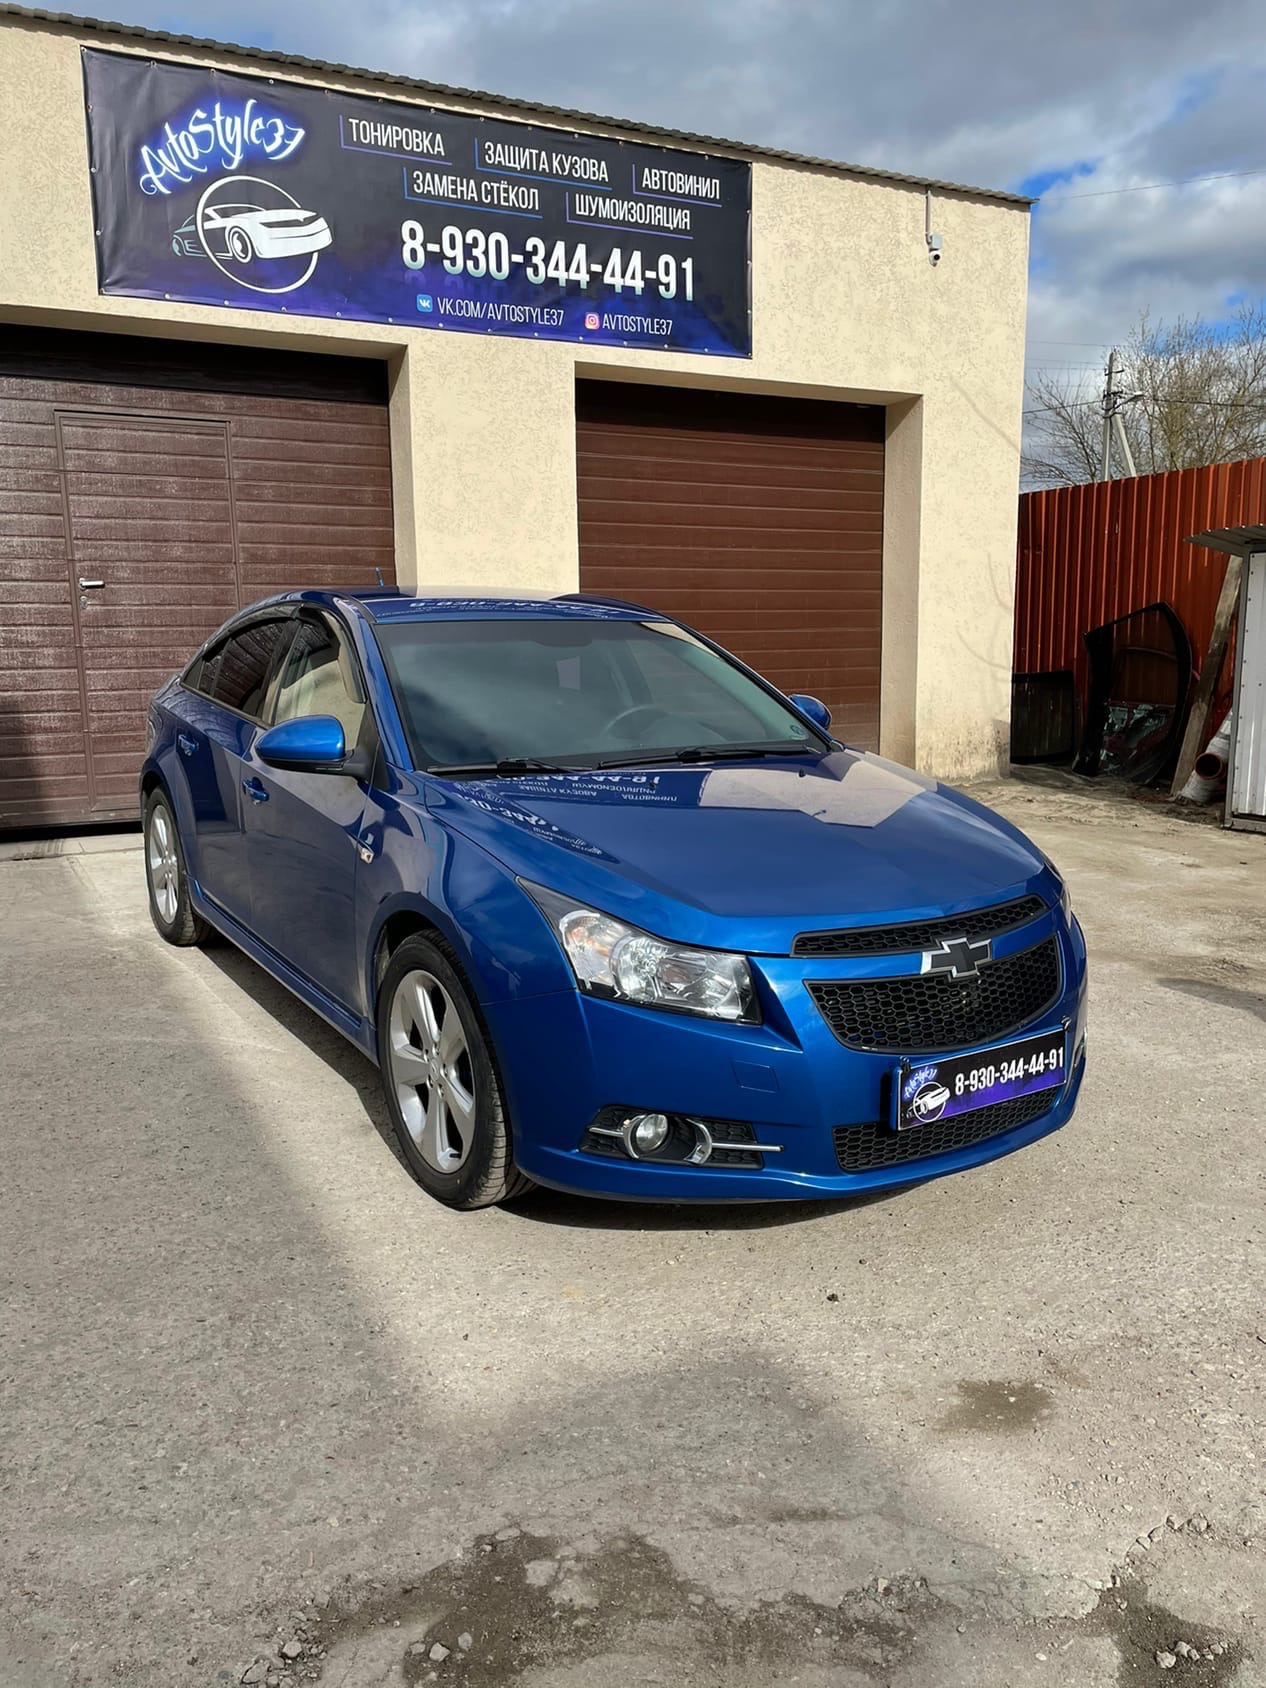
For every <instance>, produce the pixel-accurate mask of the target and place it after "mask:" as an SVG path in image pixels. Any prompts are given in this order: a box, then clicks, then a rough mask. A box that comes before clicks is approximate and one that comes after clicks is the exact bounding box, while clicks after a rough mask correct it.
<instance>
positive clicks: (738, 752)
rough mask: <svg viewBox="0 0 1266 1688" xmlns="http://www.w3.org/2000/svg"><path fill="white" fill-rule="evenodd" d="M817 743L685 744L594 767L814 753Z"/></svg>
mask: <svg viewBox="0 0 1266 1688" xmlns="http://www.w3.org/2000/svg"><path fill="white" fill-rule="evenodd" d="M821 754H822V747H821V746H820V745H813V744H805V743H803V742H802V741H801V740H799V739H797V740H796V742H795V743H794V744H688V745H686V746H685V747H684V748H683V749H681V750H639V751H638V752H637V753H636V754H635V755H633V756H609V757H607V758H605V759H604V760H603V761H601V762H595V764H594V766H595V767H597V768H638V767H648V766H650V765H651V764H653V763H655V762H727V761H729V762H732V761H744V762H745V761H748V760H751V759H754V758H756V757H759V756H817V755H821Z"/></svg>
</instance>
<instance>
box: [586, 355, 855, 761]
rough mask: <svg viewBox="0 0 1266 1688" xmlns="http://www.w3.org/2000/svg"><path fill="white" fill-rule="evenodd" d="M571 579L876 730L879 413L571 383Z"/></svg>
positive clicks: (841, 718) (845, 726) (838, 721)
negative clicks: (575, 505) (628, 602)
mask: <svg viewBox="0 0 1266 1688" xmlns="http://www.w3.org/2000/svg"><path fill="white" fill-rule="evenodd" d="M576 428H577V449H576V468H577V488H578V496H579V516H580V585H581V590H582V591H585V592H596V593H601V594H604V595H607V596H611V597H617V598H630V599H632V600H634V601H635V602H637V603H643V604H648V605H650V606H651V607H653V608H655V609H660V610H664V611H666V612H667V613H669V614H671V615H675V616H678V617H679V618H680V619H681V620H683V621H685V622H688V623H689V624H690V625H691V626H693V627H697V628H698V629H699V630H700V631H701V632H703V633H706V634H707V635H708V636H709V637H710V638H713V639H716V640H717V641H718V642H719V643H720V644H722V645H725V646H726V647H728V648H729V649H730V650H732V651H734V652H735V653H736V654H737V655H738V656H741V657H742V658H743V660H744V661H745V662H749V663H751V664H752V666H753V667H754V668H756V669H758V670H759V671H760V672H761V673H762V674H764V675H766V676H767V677H768V678H769V679H770V680H772V681H773V682H774V684H775V685H777V686H779V687H781V688H782V689H783V690H784V691H789V692H790V691H796V692H810V693H812V694H813V695H814V696H817V697H820V698H821V699H822V701H823V702H824V703H826V704H827V705H828V707H829V708H830V709H831V711H832V714H833V716H834V725H835V731H836V732H837V733H838V734H839V735H840V736H841V737H842V738H844V739H846V740H847V741H848V742H849V743H851V744H856V745H860V746H862V747H864V748H868V749H875V748H877V747H878V743H879V659H880V607H881V600H882V583H883V486H884V413H883V410H882V409H881V408H879V407H877V406H869V405H847V404H823V403H819V402H817V401H816V400H800V399H782V398H766V397H757V396H753V395H750V394H742V393H708V392H697V391H692V390H683V389H679V388H673V389H668V388H664V387H649V386H635V385H632V384H628V383H617V382H597V381H581V382H580V383H578V385H577V389H576Z"/></svg>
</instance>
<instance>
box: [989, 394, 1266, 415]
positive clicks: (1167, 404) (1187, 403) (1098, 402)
mask: <svg viewBox="0 0 1266 1688" xmlns="http://www.w3.org/2000/svg"><path fill="white" fill-rule="evenodd" d="M1144 396H1145V397H1146V396H1147V395H1144ZM1152 403H1153V404H1155V405H1157V406H1158V407H1159V408H1160V409H1162V410H1174V409H1181V410H1191V409H1193V408H1194V407H1195V406H1196V405H1202V406H1204V407H1205V408H1206V409H1209V410H1257V411H1261V413H1262V414H1263V415H1266V397H1262V398H1260V399H1167V398H1165V397H1164V396H1162V395H1158V396H1157V397H1156V398H1154V399H1153V400H1152ZM1102 404H1103V401H1102V399H1069V400H1068V402H1067V403H1066V404H1039V405H1037V406H1035V407H1034V408H1033V409H1031V410H1022V411H1021V412H1020V414H1021V416H1046V415H1050V414H1058V413H1059V412H1060V411H1064V410H1087V409H1089V410H1099V409H1100V408H1101V407H1102Z"/></svg>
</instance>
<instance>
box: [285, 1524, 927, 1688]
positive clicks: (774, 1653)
mask: <svg viewBox="0 0 1266 1688" xmlns="http://www.w3.org/2000/svg"><path fill="white" fill-rule="evenodd" d="M506 1533H507V1532H505V1531H502V1532H499V1535H501V1536H504V1535H506ZM936 1608H937V1602H935V1601H934V1600H933V1599H932V1597H931V1596H930V1595H929V1594H928V1591H927V1588H926V1585H925V1584H924V1583H923V1582H922V1581H921V1580H920V1579H917V1578H911V1579H894V1580H893V1581H892V1582H890V1583H886V1584H885V1585H884V1587H883V1589H882V1591H880V1590H878V1589H876V1590H864V1591H859V1592H857V1593H855V1594H852V1595H849V1596H847V1597H846V1598H845V1599H844V1600H843V1601H842V1602H841V1604H840V1605H839V1606H838V1607H827V1606H819V1605H815V1604H814V1603H813V1602H812V1601H810V1600H807V1599H804V1598H802V1597H800V1596H794V1595H793V1596H787V1597H784V1598H783V1599H780V1600H777V1601H770V1602H763V1603H761V1604H760V1605H758V1606H757V1607H755V1608H754V1609H753V1610H752V1611H750V1612H748V1613H745V1614H743V1615H741V1616H738V1615H735V1614H734V1613H733V1612H731V1611H729V1610H728V1609H726V1608H724V1607H722V1606H719V1605H718V1604H717V1603H716V1601H715V1600H713V1598H712V1597H711V1596H710V1595H709V1594H707V1593H706V1592H705V1591H704V1590H702V1589H700V1588H698V1587H697V1586H696V1585H695V1584H693V1583H692V1582H690V1581H688V1580H687V1579H684V1578H682V1577H680V1576H679V1575H678V1573H677V1572H676V1570H675V1569H674V1567H673V1564H672V1561H671V1560H670V1559H669V1558H668V1556H667V1555H666V1554H665V1553H663V1552H662V1551H661V1550H660V1549H659V1548H656V1547H653V1546H652V1545H651V1544H650V1543H648V1542H646V1541H644V1540H642V1539H641V1538H640V1537H637V1536H634V1535H624V1536H619V1537H616V1538H614V1539H612V1540H610V1541H607V1542H604V1543H602V1544H601V1545H600V1546H599V1547H598V1548H597V1549H596V1550H595V1551H593V1552H591V1553H585V1554H583V1555H579V1554H576V1553H575V1552H574V1551H573V1552H570V1553H569V1552H568V1551H567V1550H566V1549H564V1548H563V1547H562V1546H560V1544H559V1543H558V1542H556V1541H552V1540H550V1539H548V1538H546V1537H542V1536H533V1535H528V1534H525V1533H516V1534H515V1535H514V1536H513V1538H512V1539H510V1540H501V1539H498V1536H485V1537H481V1538H480V1539H479V1540H477V1541H476V1542H475V1544H474V1546H473V1548H472V1549H471V1550H470V1551H469V1552H467V1553H465V1554H463V1556H462V1557H461V1559H458V1560H450V1561H448V1562H447V1563H445V1564H443V1565H440V1566H437V1567H436V1568H435V1569H434V1570H433V1571H431V1572H430V1573H428V1575H427V1576H425V1577H424V1578H423V1579H422V1580H421V1581H420V1582H419V1583H417V1584H415V1585H413V1586H412V1587H410V1588H409V1589H407V1590H405V1591H402V1592H401V1593H400V1594H398V1595H395V1596H383V1597H379V1598H377V1599H375V1600H373V1601H371V1602H368V1603H366V1604H364V1605H362V1606H360V1607H358V1608H356V1609H355V1610H349V1611H345V1612H344V1613H342V1614H340V1615H329V1614H327V1615H324V1616H323V1617H322V1620H321V1623H320V1625H319V1626H318V1627H317V1628H316V1629H315V1630H314V1631H313V1632H310V1633H309V1637H308V1654H309V1659H310V1661H311V1662H310V1663H309V1665H308V1668H307V1670H306V1672H305V1675H306V1676H307V1677H308V1679H310V1680H320V1678H321V1676H322V1675H324V1670H323V1669H322V1668H320V1666H319V1665H318V1664H317V1661H316V1659H315V1658H313V1655H314V1654H317V1653H318V1652H320V1653H324V1655H325V1656H326V1658H327V1659H328V1660H329V1661H330V1662H331V1663H335V1662H336V1661H337V1657H338V1654H339V1652H340V1650H341V1649H342V1648H344V1647H346V1646H347V1644H348V1643H350V1642H353V1641H355V1640H356V1639H357V1638H359V1637H362V1636H364V1635H366V1634H367V1633H368V1632H370V1631H371V1630H380V1629H382V1628H383V1627H390V1628H395V1627H396V1626H397V1625H398V1626H399V1629H400V1631H401V1633H402V1635H407V1634H410V1633H412V1634H414V1635H416V1634H418V1631H419V1625H425V1629H424V1631H423V1633H422V1635H421V1639H419V1640H415V1641H412V1642H411V1643H409V1644H408V1645H407V1647H404V1646H402V1653H403V1657H402V1658H401V1660H400V1669H401V1674H402V1675H403V1679H404V1681H405V1682H406V1683H407V1684H408V1685H409V1688H413V1685H414V1684H419V1683H431V1682H436V1683H440V1684H443V1683H452V1684H460V1685H461V1688H510V1685H512V1684H514V1683H516V1682H519V1681H520V1680H521V1679H522V1678H523V1676H524V1675H525V1674H526V1673H527V1672H529V1671H531V1670H533V1669H535V1668H539V1667H543V1666H550V1667H553V1668H555V1669H558V1668H560V1667H562V1666H566V1665H575V1664H582V1663H584V1662H585V1661H587V1660H590V1659H600V1658H603V1657H607V1656H610V1655H613V1654H618V1653H622V1652H629V1651H637V1652H638V1653H642V1654H645V1653H653V1652H655V1651H656V1650H657V1647H658V1646H661V1645H663V1644H664V1643H665V1642H666V1641H667V1640H668V1639H669V1638H670V1637H671V1647H670V1649H669V1650H668V1652H669V1656H675V1657H676V1658H677V1659H678V1660H679V1661H680V1660H682V1659H690V1660H691V1661H693V1662H695V1665H696V1668H697V1667H698V1665H699V1664H701V1663H703V1662H705V1661H706V1664H707V1666H708V1668H709V1669H710V1670H712V1671H713V1672H714V1673H715V1675H716V1678H717V1680H718V1682H721V1681H725V1680H727V1679H728V1678H729V1677H730V1676H731V1674H732V1673H733V1672H735V1671H738V1670H740V1669H743V1668H746V1667H751V1666H762V1665H763V1666H765V1667H767V1668H768V1669H769V1671H770V1672H771V1673H776V1671H777V1669H778V1667H780V1666H785V1665H786V1663H787V1661H788V1660H790V1659H795V1660H797V1661H799V1662H802V1663H803V1664H804V1665H819V1666H821V1667H824V1668H826V1667H831V1666H834V1667H836V1668H840V1667H849V1668H851V1669H852V1670H855V1671H857V1672H859V1673H862V1674H869V1673H871V1672H876V1671H880V1670H882V1671H883V1672H885V1673H886V1672H887V1671H889V1670H890V1669H891V1668H892V1667H893V1666H894V1665H896V1664H897V1663H899V1662H900V1661H901V1660H902V1659H903V1658H905V1657H907V1656H908V1655H909V1653H910V1651H911V1649H912V1648H913V1646H914V1643H915V1637H916V1633H917V1630H918V1628H919V1627H921V1625H922V1623H923V1621H924V1620H925V1619H926V1618H927V1617H928V1616H930V1615H931V1613H932V1612H933V1611H934V1610H936ZM435 1614H438V1616H437V1615H435ZM464 1638H469V1643H470V1644H469V1646H467V1647H463V1646H462V1644H461V1643H462V1640H463V1639H464ZM436 1647H438V1648H439V1649H442V1650H443V1651H442V1654H441V1656H439V1657H437V1658H432V1656H431V1653H432V1649H433V1648H436Z"/></svg>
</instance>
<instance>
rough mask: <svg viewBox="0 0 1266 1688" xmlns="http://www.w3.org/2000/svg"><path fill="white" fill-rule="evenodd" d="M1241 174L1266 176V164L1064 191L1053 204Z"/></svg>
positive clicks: (1230, 178) (1225, 179) (1227, 178)
mask: <svg viewBox="0 0 1266 1688" xmlns="http://www.w3.org/2000/svg"><path fill="white" fill-rule="evenodd" d="M1241 176H1266V165H1261V166H1260V167H1259V168H1257V169H1256V170H1223V171H1222V172H1221V173H1220V174H1219V175H1217V176H1181V177H1179V179H1178V180H1177V181H1175V182H1139V183H1137V184H1136V185H1135V186H1134V187H1132V188H1092V189H1089V190H1087V192H1085V193H1064V194H1061V195H1060V196H1059V198H1058V199H1053V200H1052V201H1051V205H1052V207H1053V206H1056V205H1063V204H1064V203H1065V202H1066V201H1067V200H1070V199H1107V198H1109V197H1110V196H1112V195H1114V194H1118V193H1155V192H1156V190H1157V189H1158V188H1189V187H1192V186H1194V185H1195V184H1196V183H1197V182H1230V181H1234V180H1237V179H1238V178H1239V177H1241Z"/></svg>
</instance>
